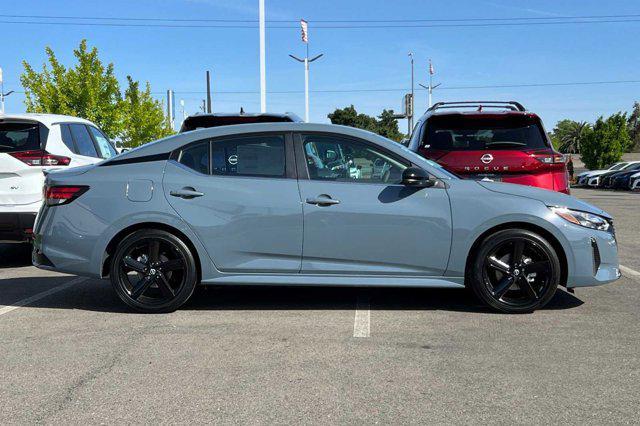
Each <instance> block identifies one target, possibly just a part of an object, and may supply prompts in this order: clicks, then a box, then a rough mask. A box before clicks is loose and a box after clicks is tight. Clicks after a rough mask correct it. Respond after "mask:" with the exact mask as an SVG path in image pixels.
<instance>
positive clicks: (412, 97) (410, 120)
mask: <svg viewBox="0 0 640 426" xmlns="http://www.w3.org/2000/svg"><path fill="white" fill-rule="evenodd" d="M409 57H410V58H411V111H410V114H409V115H407V126H408V127H409V131H408V132H407V134H408V135H409V137H411V131H412V130H413V108H414V105H415V97H414V96H413V95H414V88H413V52H409Z"/></svg>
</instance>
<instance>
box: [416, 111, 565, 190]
mask: <svg viewBox="0 0 640 426" xmlns="http://www.w3.org/2000/svg"><path fill="white" fill-rule="evenodd" d="M409 148H410V149H411V150H412V151H414V152H417V153H418V154H420V155H422V156H423V157H425V158H428V159H430V160H433V161H436V162H438V163H439V164H441V165H442V166H444V168H445V169H447V170H449V171H451V172H454V173H456V174H458V175H460V176H462V177H465V178H471V179H477V180H492V181H502V182H508V183H518V184H522V185H529V186H536V187H539V188H544V189H549V190H553V191H558V192H563V193H566V194H568V193H569V191H570V190H569V175H568V173H567V165H566V160H565V157H564V155H563V154H560V153H559V152H556V151H555V150H554V149H553V146H552V144H551V141H550V140H549V138H548V136H547V133H546V132H545V130H544V127H543V125H542V120H540V118H539V117H538V116H537V115H536V114H534V113H532V112H529V111H527V110H525V108H524V107H523V106H522V105H521V104H520V103H518V102H513V101H511V102H497V101H482V102H471V101H469V102H466V101H465V102H438V103H436V104H435V105H433V106H432V107H431V108H429V109H428V110H427V112H426V114H425V115H423V116H422V118H420V120H418V123H417V125H416V126H415V129H414V132H413V135H412V137H411V142H410V143H409Z"/></svg>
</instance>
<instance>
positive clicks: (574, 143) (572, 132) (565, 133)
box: [551, 120, 591, 154]
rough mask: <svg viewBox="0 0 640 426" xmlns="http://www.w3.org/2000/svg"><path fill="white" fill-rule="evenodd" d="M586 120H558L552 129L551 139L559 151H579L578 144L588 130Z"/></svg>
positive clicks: (588, 126)
mask: <svg viewBox="0 0 640 426" xmlns="http://www.w3.org/2000/svg"><path fill="white" fill-rule="evenodd" d="M590 127H591V126H590V124H588V123H587V122H585V121H583V122H577V121H573V120H561V121H558V123H557V124H556V127H555V128H554V129H553V133H552V137H551V140H552V141H553V143H554V147H555V148H556V149H557V150H559V151H560V152H564V153H571V154H576V153H579V152H580V145H581V144H582V142H583V140H584V138H585V136H586V135H587V133H588V132H589V130H590Z"/></svg>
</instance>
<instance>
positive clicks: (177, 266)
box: [110, 229, 198, 312]
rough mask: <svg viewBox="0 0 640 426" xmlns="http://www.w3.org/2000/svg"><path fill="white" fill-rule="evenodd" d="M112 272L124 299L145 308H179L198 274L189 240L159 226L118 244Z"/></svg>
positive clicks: (119, 294)
mask: <svg viewBox="0 0 640 426" xmlns="http://www.w3.org/2000/svg"><path fill="white" fill-rule="evenodd" d="M110 272H111V282H112V284H113V286H114V288H115V290H116V293H117V294H118V296H119V297H120V299H122V301H123V302H125V303H126V304H127V305H129V306H131V307H132V308H134V309H136V310H138V311H141V312H172V311H174V310H176V309H177V308H179V307H180V306H181V305H182V304H183V303H184V302H186V301H187V299H188V298H189V297H190V296H191V294H192V293H193V290H194V289H195V286H196V284H197V276H198V274H197V271H196V265H195V260H194V258H193V254H192V253H191V251H190V250H189V248H188V247H187V246H186V244H185V243H184V242H183V241H182V240H181V239H179V238H177V237H176V236H175V235H173V234H171V233H169V232H166V231H161V230H155V229H145V230H140V231H137V232H134V233H133V234H131V235H129V236H128V237H126V238H125V239H124V240H123V241H122V242H121V243H120V244H119V245H118V248H117V250H116V253H115V255H114V257H113V260H112V263H111V271H110Z"/></svg>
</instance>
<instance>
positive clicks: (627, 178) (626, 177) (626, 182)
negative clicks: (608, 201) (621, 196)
mask: <svg viewBox="0 0 640 426" xmlns="http://www.w3.org/2000/svg"><path fill="white" fill-rule="evenodd" d="M638 171H640V164H638V165H637V169H635V170H628V171H622V172H618V173H616V174H614V175H612V176H611V177H610V178H609V181H608V185H609V186H607V188H609V189H623V190H628V189H630V188H631V180H632V178H633V177H634V176H636V175H638Z"/></svg>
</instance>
